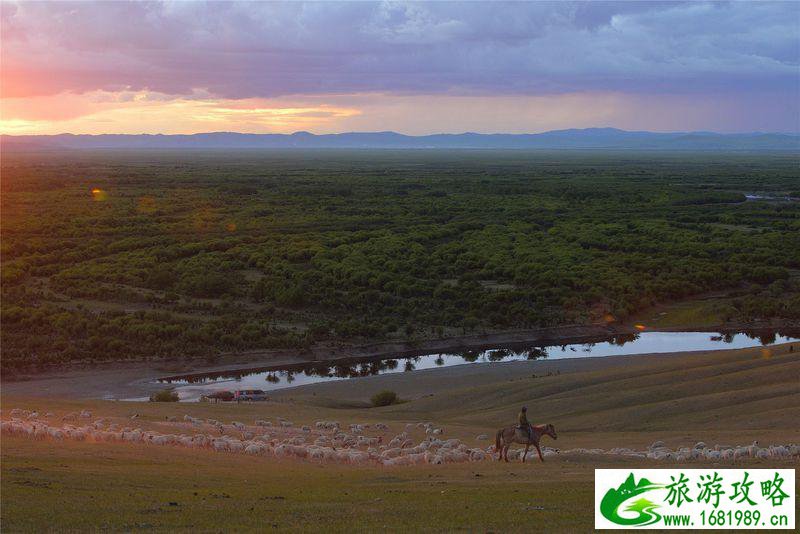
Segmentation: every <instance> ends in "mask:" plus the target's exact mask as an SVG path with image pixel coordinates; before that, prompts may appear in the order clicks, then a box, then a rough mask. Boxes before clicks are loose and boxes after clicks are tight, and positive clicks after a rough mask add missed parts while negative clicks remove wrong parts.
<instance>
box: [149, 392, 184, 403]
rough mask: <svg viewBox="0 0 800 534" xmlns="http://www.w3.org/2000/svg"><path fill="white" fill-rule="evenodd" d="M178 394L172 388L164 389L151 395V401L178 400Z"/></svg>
mask: <svg viewBox="0 0 800 534" xmlns="http://www.w3.org/2000/svg"><path fill="white" fill-rule="evenodd" d="M177 401H178V394H177V393H175V392H174V391H172V390H171V389H162V390H161V391H157V392H155V393H153V394H152V395H150V402H177Z"/></svg>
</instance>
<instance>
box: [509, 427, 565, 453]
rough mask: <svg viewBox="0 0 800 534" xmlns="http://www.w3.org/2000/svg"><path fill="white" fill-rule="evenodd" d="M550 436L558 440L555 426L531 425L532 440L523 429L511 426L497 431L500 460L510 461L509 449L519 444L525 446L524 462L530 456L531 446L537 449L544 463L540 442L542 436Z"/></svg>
mask: <svg viewBox="0 0 800 534" xmlns="http://www.w3.org/2000/svg"><path fill="white" fill-rule="evenodd" d="M544 435H548V436H550V437H551V438H553V439H558V436H557V435H556V428H555V427H554V426H553V425H531V434H530V438H528V436H526V435H525V433H524V432H523V431H522V429H520V428H517V427H516V426H509V427H506V428H501V429H500V430H498V431H497V436H496V441H495V447H496V448H497V452H499V453H500V459H501V460H505V461H506V462H507V461H508V449H509V447H511V444H512V443H519V444H520V445H525V453H524V454H523V455H522V461H523V462H525V457H526V456H527V455H528V449H529V448H530V446H531V445H533V446H534V447H536V452H538V453H539V459H540V460H541V461H543V462H544V458H543V457H542V450H541V449H540V448H539V440H540V439H542V436H544Z"/></svg>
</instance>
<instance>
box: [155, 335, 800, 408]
mask: <svg viewBox="0 0 800 534" xmlns="http://www.w3.org/2000/svg"><path fill="white" fill-rule="evenodd" d="M789 341H800V338H798V337H794V336H790V335H781V334H775V333H771V334H764V333H759V334H758V335H755V334H748V333H738V334H713V333H709V332H645V333H641V334H632V335H621V336H615V337H614V338H611V339H609V340H608V341H603V342H599V343H585V344H571V345H549V346H532V347H527V348H524V349H519V348H517V349H503V348H497V349H489V350H480V351H478V350H475V351H462V352H454V353H441V354H440V353H437V354H424V355H419V356H413V357H398V358H387V359H384V360H374V361H361V362H358V361H356V362H350V363H339V364H331V363H327V362H326V363H310V364H302V365H292V366H286V367H283V368H279V369H271V370H263V371H250V372H247V373H242V372H241V371H239V372H236V371H230V372H220V373H214V374H203V375H195V376H191V375H186V376H183V377H178V378H176V379H174V380H162V381H161V382H162V383H164V384H169V385H172V386H176V390H177V392H178V394H179V395H180V397H181V399H182V400H197V399H199V397H200V396H201V395H202V394H207V393H209V392H212V391H220V390H235V389H263V390H275V389H283V388H287V387H295V386H302V385H305V384H314V383H318V382H328V381H331V380H348V379H354V378H359V377H364V376H372V375H381V374H388V373H407V372H413V371H417V370H421V369H435V368H439V367H449V366H452V365H474V364H491V363H495V362H509V361H517V360H540V359H551V360H552V359H561V358H580V357H586V356H593V357H598V356H620V355H625V354H648V353H663V352H683V351H703V350H716V349H738V348H746V347H755V346H766V345H772V344H775V343H786V342H789Z"/></svg>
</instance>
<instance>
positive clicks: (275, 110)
mask: <svg viewBox="0 0 800 534" xmlns="http://www.w3.org/2000/svg"><path fill="white" fill-rule="evenodd" d="M359 113H360V110H359V109H357V108H355V107H352V106H333V105H328V104H325V103H313V104H308V103H297V102H290V101H279V100H269V99H261V98H252V99H241V100H225V99H215V98H209V97H207V96H203V95H200V96H197V97H188V98H186V97H180V98H173V97H170V96H169V95H163V94H159V93H149V92H144V91H143V92H118V93H112V92H105V91H96V92H92V93H85V94H81V95H78V94H70V93H66V94H60V95H52V96H40V97H30V98H4V99H0V133H8V134H53V133H64V132H70V133H87V134H96V133H143V132H151V133H165V134H170V133H196V132H207V131H221V130H225V131H237V132H249V133H270V132H286V131H296V130H307V129H319V128H323V127H324V126H325V125H326V123H329V122H331V121H337V120H340V119H343V118H348V117H353V116H356V115H358V114H359Z"/></svg>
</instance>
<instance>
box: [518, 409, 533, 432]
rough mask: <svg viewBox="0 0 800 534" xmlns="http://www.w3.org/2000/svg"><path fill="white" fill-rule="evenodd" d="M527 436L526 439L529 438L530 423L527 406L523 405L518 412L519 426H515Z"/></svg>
mask: <svg viewBox="0 0 800 534" xmlns="http://www.w3.org/2000/svg"><path fill="white" fill-rule="evenodd" d="M517 428H519V429H520V430H522V431H523V432H525V435H526V436H527V437H528V440H530V439H531V424H530V423H529V422H528V407H527V406H523V407H522V410H521V411H520V412H519V426H518V427H517Z"/></svg>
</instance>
